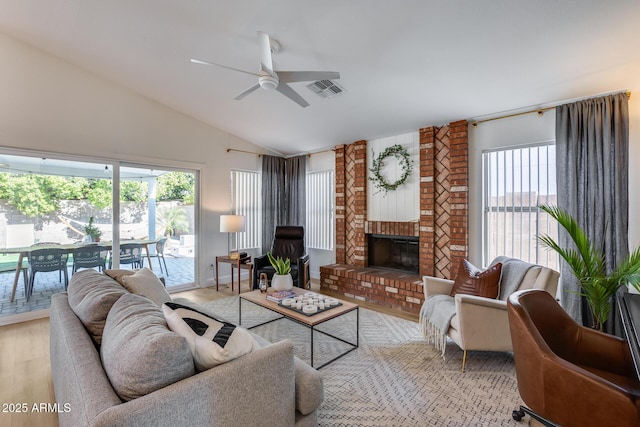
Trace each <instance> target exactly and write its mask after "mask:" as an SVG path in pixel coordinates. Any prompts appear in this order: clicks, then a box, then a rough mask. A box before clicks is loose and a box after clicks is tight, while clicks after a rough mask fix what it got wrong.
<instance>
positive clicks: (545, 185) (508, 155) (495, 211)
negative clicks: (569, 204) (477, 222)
mask: <svg viewBox="0 0 640 427" xmlns="http://www.w3.org/2000/svg"><path fill="white" fill-rule="evenodd" d="M556 200H557V191H556V162H555V145H554V144H553V143H544V144H538V145H534V146H527V147H517V148H508V149H500V150H495V151H486V152H484V153H483V205H484V206H483V208H484V209H483V210H484V215H483V263H484V265H488V264H489V263H490V262H491V261H492V260H493V259H494V258H495V257H497V256H500V255H505V256H508V257H513V258H518V259H521V260H523V261H527V262H530V263H533V264H540V265H544V266H547V267H550V268H554V269H556V270H557V267H558V257H557V256H556V255H555V254H554V253H551V252H550V251H548V250H547V249H546V248H545V247H543V246H542V245H541V244H540V242H539V240H538V238H537V237H538V236H539V235H542V234H548V235H550V236H552V237H553V238H554V239H556V238H557V225H556V223H555V221H553V219H552V218H551V217H550V216H549V215H548V214H546V213H545V212H543V211H542V210H540V208H539V206H540V205H541V204H552V205H555V204H556V203H557V202H556Z"/></svg>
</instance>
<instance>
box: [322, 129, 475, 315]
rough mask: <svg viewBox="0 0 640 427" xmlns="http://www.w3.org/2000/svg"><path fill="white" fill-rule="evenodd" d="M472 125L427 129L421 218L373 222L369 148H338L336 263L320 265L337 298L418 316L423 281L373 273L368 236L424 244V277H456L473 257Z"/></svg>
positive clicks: (359, 144) (327, 285)
mask: <svg viewBox="0 0 640 427" xmlns="http://www.w3.org/2000/svg"><path fill="white" fill-rule="evenodd" d="M467 153H468V136H467V122H466V121H458V122H454V123H450V124H449V125H447V126H442V127H428V128H423V129H420V165H419V168H418V170H419V173H420V220H419V221H418V222H392V221H367V219H366V218H367V176H368V174H367V169H366V165H367V161H366V160H367V158H366V156H367V142H366V141H357V142H354V143H353V144H348V145H342V146H337V147H336V262H337V264H333V265H326V266H322V267H320V287H321V289H327V290H328V291H330V292H332V293H337V294H342V295H344V296H347V297H352V298H356V299H360V300H363V301H369V302H375V303H377V304H380V305H384V306H387V307H391V308H397V309H402V310H404V311H408V312H411V313H417V312H419V310H420V307H421V306H422V302H423V300H424V296H423V293H422V279H421V276H416V275H411V274H405V273H402V272H394V271H388V270H384V269H379V268H367V267H366V265H367V235H368V234H385V235H396V236H412V237H418V238H419V248H420V249H419V251H420V274H421V275H430V276H436V277H443V278H451V277H455V275H456V273H457V269H458V265H459V264H460V260H461V259H462V258H465V257H466V256H467V252H468V235H467V233H468V227H467V212H468V156H467Z"/></svg>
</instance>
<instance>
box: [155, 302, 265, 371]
mask: <svg viewBox="0 0 640 427" xmlns="http://www.w3.org/2000/svg"><path fill="white" fill-rule="evenodd" d="M162 311H163V313H164V317H165V319H166V320H167V324H168V325H169V328H170V329H171V330H172V331H174V332H177V333H178V334H180V335H182V336H183V337H185V338H186V339H187V342H188V343H189V347H190V348H191V352H192V353H193V359H194V361H195V363H196V368H197V369H198V370H200V371H204V370H206V369H209V368H212V367H214V366H217V365H220V364H221V363H225V362H228V361H230V360H233V359H235V358H237V357H240V356H242V355H243V354H247V353H250V352H252V351H253V350H256V349H258V348H260V345H259V344H258V343H257V342H256V341H255V340H254V339H253V337H252V336H251V334H250V333H249V332H248V331H247V330H246V329H243V328H241V327H238V326H236V325H233V324H231V323H228V322H225V321H222V320H218V319H215V318H214V317H212V316H209V315H207V314H205V313H202V312H201V311H198V310H195V309H193V308H191V307H187V306H184V305H181V304H176V303H171V302H168V303H165V304H163V305H162Z"/></svg>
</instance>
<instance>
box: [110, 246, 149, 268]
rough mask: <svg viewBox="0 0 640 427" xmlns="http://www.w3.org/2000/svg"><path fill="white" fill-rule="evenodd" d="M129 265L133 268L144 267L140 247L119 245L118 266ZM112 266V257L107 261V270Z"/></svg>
mask: <svg viewBox="0 0 640 427" xmlns="http://www.w3.org/2000/svg"><path fill="white" fill-rule="evenodd" d="M124 264H131V266H132V267H133V268H142V267H144V258H143V257H142V245H141V244H139V243H124V244H122V245H120V265H124ZM112 265H113V257H111V259H110V260H109V268H111V267H112Z"/></svg>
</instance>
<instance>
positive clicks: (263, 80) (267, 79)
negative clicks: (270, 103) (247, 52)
mask: <svg viewBox="0 0 640 427" xmlns="http://www.w3.org/2000/svg"><path fill="white" fill-rule="evenodd" d="M273 74H274V75H273V76H270V75H265V76H260V77H259V78H258V83H259V84H260V87H261V88H262V89H268V90H276V89H277V88H278V85H279V84H280V80H279V79H278V76H277V75H276V73H273Z"/></svg>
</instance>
